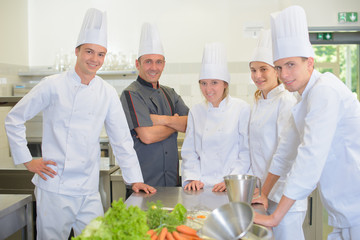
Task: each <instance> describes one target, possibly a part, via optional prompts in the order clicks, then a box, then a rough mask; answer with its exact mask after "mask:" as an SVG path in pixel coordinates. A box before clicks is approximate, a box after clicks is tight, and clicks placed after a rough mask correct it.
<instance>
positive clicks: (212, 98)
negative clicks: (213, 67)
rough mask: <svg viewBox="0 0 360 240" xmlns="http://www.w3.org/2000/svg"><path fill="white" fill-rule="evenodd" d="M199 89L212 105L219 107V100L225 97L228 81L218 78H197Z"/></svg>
mask: <svg viewBox="0 0 360 240" xmlns="http://www.w3.org/2000/svg"><path fill="white" fill-rule="evenodd" d="M199 84H200V89H201V92H202V94H203V95H204V97H205V98H206V100H207V101H208V102H210V103H211V104H212V105H213V106H214V107H219V104H220V102H221V101H222V100H223V99H224V98H225V97H226V94H224V93H225V90H226V89H227V88H228V83H227V82H225V81H222V80H218V79H202V80H199Z"/></svg>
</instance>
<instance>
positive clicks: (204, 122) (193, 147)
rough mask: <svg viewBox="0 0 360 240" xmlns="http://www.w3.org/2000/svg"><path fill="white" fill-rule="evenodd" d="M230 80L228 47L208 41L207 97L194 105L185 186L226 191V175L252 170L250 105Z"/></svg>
mask: <svg viewBox="0 0 360 240" xmlns="http://www.w3.org/2000/svg"><path fill="white" fill-rule="evenodd" d="M229 82H230V75H229V72H228V69H227V62H226V52H225V47H224V46H223V45H222V44H220V43H211V44H207V45H206V46H205V49H204V54H203V60H202V66H201V72H200V80H199V84H200V89H201V92H202V94H203V95H204V97H205V99H206V101H204V102H201V103H198V104H196V105H194V106H193V107H192V108H191V110H190V112H189V116H188V123H187V129H186V135H185V140H184V143H183V146H182V150H181V157H182V169H181V172H182V185H183V187H184V188H185V189H188V190H199V189H201V188H203V187H204V186H205V187H212V188H213V189H212V190H213V191H225V190H226V187H225V183H224V180H223V177H224V176H225V175H229V174H244V173H247V171H248V170H249V167H250V159H249V158H250V157H249V144H248V123H249V116H250V105H249V104H247V103H246V102H245V101H243V100H240V99H235V98H232V97H230V96H229Z"/></svg>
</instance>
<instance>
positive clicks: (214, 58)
mask: <svg viewBox="0 0 360 240" xmlns="http://www.w3.org/2000/svg"><path fill="white" fill-rule="evenodd" d="M202 79H219V80H223V81H225V82H227V83H230V74H229V71H228V67H227V61H226V49H225V46H224V45H223V44H221V43H208V44H206V45H205V48H204V53H203V59H202V64H201V71H200V78H199V80H202Z"/></svg>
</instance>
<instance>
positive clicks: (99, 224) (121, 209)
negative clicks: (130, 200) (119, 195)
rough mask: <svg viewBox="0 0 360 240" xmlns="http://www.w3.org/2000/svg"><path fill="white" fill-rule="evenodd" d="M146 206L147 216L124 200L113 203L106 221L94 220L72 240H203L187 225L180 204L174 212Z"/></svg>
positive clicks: (185, 216)
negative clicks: (127, 205) (127, 204)
mask: <svg viewBox="0 0 360 240" xmlns="http://www.w3.org/2000/svg"><path fill="white" fill-rule="evenodd" d="M147 205H148V210H147V211H146V212H145V211H142V210H141V209H140V208H139V207H137V206H129V207H128V208H126V205H125V203H124V202H123V201H122V199H120V200H119V201H114V202H113V203H112V207H111V208H110V209H109V210H108V211H107V212H106V213H105V215H104V216H103V217H97V218H95V219H94V220H92V221H91V222H90V224H89V225H87V226H86V228H85V229H84V230H83V232H82V233H81V234H80V235H79V236H77V237H76V238H72V239H73V240H98V239H99V240H100V239H104V240H112V239H117V240H122V239H134V240H137V239H139V240H140V239H141V240H142V239H161V240H165V239H166V240H172V239H176V240H178V239H179V240H182V239H200V238H199V237H198V236H197V235H196V230H194V229H192V228H190V227H188V226H185V225H184V223H185V221H186V219H187V210H186V208H185V207H184V206H183V205H182V204H180V203H178V204H177V205H176V206H175V208H174V209H173V210H172V211H171V212H169V211H168V210H165V209H164V208H163V205H162V203H161V201H157V202H156V203H154V202H150V203H148V204H147Z"/></svg>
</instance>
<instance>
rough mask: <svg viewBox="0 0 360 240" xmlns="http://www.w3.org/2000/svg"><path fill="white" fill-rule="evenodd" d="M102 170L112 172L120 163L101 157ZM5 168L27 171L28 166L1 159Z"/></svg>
mask: <svg viewBox="0 0 360 240" xmlns="http://www.w3.org/2000/svg"><path fill="white" fill-rule="evenodd" d="M100 161H101V162H100V171H106V172H107V171H110V172H114V171H116V170H117V169H119V166H118V165H110V164H109V162H110V160H109V158H108V157H102V158H101V159H100ZM4 170H23V171H24V170H25V171H27V169H26V167H25V166H24V164H19V165H14V164H13V163H10V164H8V163H6V162H5V163H4V162H3V161H0V171H4Z"/></svg>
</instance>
